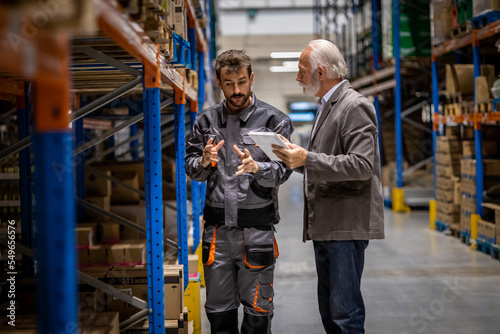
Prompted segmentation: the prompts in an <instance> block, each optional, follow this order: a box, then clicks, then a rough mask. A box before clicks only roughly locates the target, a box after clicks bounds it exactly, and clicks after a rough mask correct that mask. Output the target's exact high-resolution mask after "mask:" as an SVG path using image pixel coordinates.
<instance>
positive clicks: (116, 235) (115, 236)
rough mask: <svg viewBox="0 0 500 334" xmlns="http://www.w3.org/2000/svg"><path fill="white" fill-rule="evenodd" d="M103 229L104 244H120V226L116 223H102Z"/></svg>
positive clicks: (102, 240) (102, 238) (102, 239)
mask: <svg viewBox="0 0 500 334" xmlns="http://www.w3.org/2000/svg"><path fill="white" fill-rule="evenodd" d="M99 225H100V227H101V228H100V229H101V231H102V232H101V233H102V234H101V242H102V243H103V244H117V243H120V224H118V223H115V222H104V223H100V224H99Z"/></svg>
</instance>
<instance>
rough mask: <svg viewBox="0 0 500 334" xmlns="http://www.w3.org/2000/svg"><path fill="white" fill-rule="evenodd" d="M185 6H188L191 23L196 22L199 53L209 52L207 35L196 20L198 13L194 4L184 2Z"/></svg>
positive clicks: (187, 10) (185, 0)
mask: <svg viewBox="0 0 500 334" xmlns="http://www.w3.org/2000/svg"><path fill="white" fill-rule="evenodd" d="M184 5H185V6H186V12H187V14H188V16H189V19H190V20H191V22H194V25H195V27H194V28H195V30H196V42H197V44H198V51H208V44H207V41H206V39H205V34H204V33H203V30H202V29H201V27H200V24H199V23H198V20H197V19H196V11H195V9H194V6H193V3H192V2H191V0H184Z"/></svg>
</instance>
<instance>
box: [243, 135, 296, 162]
mask: <svg viewBox="0 0 500 334" xmlns="http://www.w3.org/2000/svg"><path fill="white" fill-rule="evenodd" d="M248 135H249V136H250V137H251V138H252V139H253V140H254V141H255V143H256V144H257V146H259V147H260V148H261V149H262V151H264V153H266V155H267V156H268V157H269V159H271V160H280V158H278V157H277V156H276V154H274V153H273V147H272V146H271V145H273V144H274V145H277V146H282V147H284V148H286V149H287V150H289V149H290V148H289V147H288V146H287V144H285V142H284V141H283V140H282V139H281V138H280V137H279V136H278V134H277V133H274V132H258V131H251V132H249V133H248Z"/></svg>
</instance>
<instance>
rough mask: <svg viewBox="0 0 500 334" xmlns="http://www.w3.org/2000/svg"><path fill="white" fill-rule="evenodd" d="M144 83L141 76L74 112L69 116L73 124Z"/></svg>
mask: <svg viewBox="0 0 500 334" xmlns="http://www.w3.org/2000/svg"><path fill="white" fill-rule="evenodd" d="M141 83H142V76H139V77H137V78H135V79H133V80H132V81H130V82H127V83H126V84H125V85H123V86H122V87H120V88H117V89H116V90H114V91H112V92H110V93H108V94H106V95H104V96H101V97H99V98H98V99H96V100H94V101H92V102H91V103H89V104H87V105H86V106H84V107H82V108H80V109H79V110H76V111H74V112H72V113H71V114H70V115H69V119H70V121H71V122H73V121H75V120H77V119H79V118H82V117H84V116H86V115H88V114H90V113H91V112H93V111H94V110H96V109H98V108H100V107H102V106H104V105H105V104H106V103H108V102H110V101H113V100H116V99H117V98H119V97H121V96H123V95H125V94H127V93H128V92H130V91H131V90H133V89H134V88H136V87H137V86H139V85H141Z"/></svg>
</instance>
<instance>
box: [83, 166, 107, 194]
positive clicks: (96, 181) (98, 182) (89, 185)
mask: <svg viewBox="0 0 500 334" xmlns="http://www.w3.org/2000/svg"><path fill="white" fill-rule="evenodd" d="M103 173H106V175H108V176H111V171H103ZM85 192H86V194H87V196H91V197H99V196H109V195H111V180H110V179H107V178H105V177H103V176H100V175H98V174H95V173H92V172H86V173H85Z"/></svg>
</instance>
